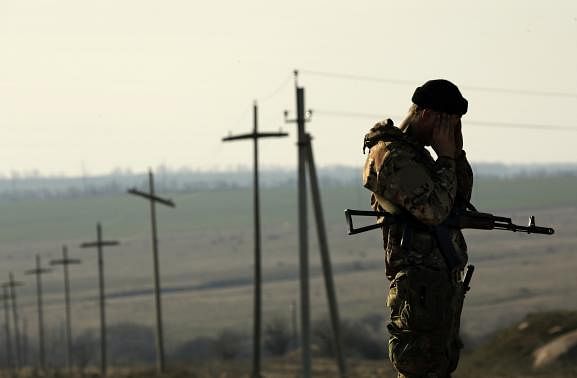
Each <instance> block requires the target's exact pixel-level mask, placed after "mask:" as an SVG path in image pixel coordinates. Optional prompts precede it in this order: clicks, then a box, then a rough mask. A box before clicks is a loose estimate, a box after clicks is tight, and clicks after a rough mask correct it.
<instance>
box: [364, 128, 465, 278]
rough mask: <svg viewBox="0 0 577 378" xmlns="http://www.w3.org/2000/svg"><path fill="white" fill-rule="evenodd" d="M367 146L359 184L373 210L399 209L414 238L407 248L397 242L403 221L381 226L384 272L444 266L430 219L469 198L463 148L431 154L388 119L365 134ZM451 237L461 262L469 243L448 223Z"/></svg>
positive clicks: (443, 215) (433, 221)
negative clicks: (456, 152)
mask: <svg viewBox="0 0 577 378" xmlns="http://www.w3.org/2000/svg"><path fill="white" fill-rule="evenodd" d="M365 146H366V147H369V148H370V152H369V155H368V157H367V160H366V163H365V167H364V171H363V186H364V187H366V188H367V189H369V190H370V191H371V192H372V196H371V206H372V207H373V209H374V210H384V211H387V212H389V213H393V214H397V215H403V216H405V217H406V218H407V219H410V220H411V222H412V223H411V224H412V225H415V226H416V227H412V231H413V232H412V238H411V242H410V245H409V246H408V248H407V250H403V249H402V248H401V238H402V233H403V228H404V224H401V223H394V224H390V225H385V226H384V227H383V239H384V248H385V267H386V275H387V277H388V278H389V279H393V278H394V277H395V275H396V274H397V272H398V271H399V270H400V269H402V268H403V267H406V266H410V265H424V266H428V267H431V268H434V269H447V265H446V263H445V261H444V258H443V255H442V253H441V251H440V250H439V247H438V243H437V241H436V239H435V237H434V235H433V234H432V232H431V230H430V227H427V226H430V225H437V224H440V223H442V222H443V221H444V220H445V219H446V218H447V216H449V215H450V213H451V211H452V210H453V208H454V207H464V206H466V204H467V203H468V202H469V200H470V199H471V190H472V187H473V172H472V170H471V166H470V165H469V163H468V162H467V158H466V156H465V153H464V152H463V153H462V154H461V155H460V156H459V157H458V158H457V159H455V160H453V159H450V158H446V157H440V158H438V159H437V160H434V159H433V157H432V156H431V154H430V153H429V152H428V151H427V150H426V149H425V148H424V146H423V145H421V144H419V142H417V141H416V140H415V139H414V138H412V137H411V136H410V135H409V134H408V133H403V132H402V131H401V130H400V129H398V128H397V127H395V126H394V125H393V123H392V121H391V120H387V121H386V122H379V123H377V124H376V125H375V126H374V127H373V128H372V129H371V130H370V132H369V134H367V136H366V137H365ZM450 239H451V241H452V243H453V246H454V248H455V251H456V254H457V258H458V260H459V262H460V264H459V269H461V270H462V269H463V268H464V266H465V265H466V263H467V245H466V243H465V239H464V238H463V235H462V233H461V231H460V230H455V229H452V230H451V231H450Z"/></svg>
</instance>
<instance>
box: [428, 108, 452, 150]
mask: <svg viewBox="0 0 577 378" xmlns="http://www.w3.org/2000/svg"><path fill="white" fill-rule="evenodd" d="M455 129H456V127H455V123H454V120H453V119H452V117H451V116H450V115H448V114H439V119H438V122H437V124H436V125H435V127H434V129H433V137H432V140H431V147H432V148H433V150H434V151H435V153H436V154H437V155H438V156H439V157H440V156H445V157H449V158H451V159H454V158H455V153H456V149H457V148H456V137H455Z"/></svg>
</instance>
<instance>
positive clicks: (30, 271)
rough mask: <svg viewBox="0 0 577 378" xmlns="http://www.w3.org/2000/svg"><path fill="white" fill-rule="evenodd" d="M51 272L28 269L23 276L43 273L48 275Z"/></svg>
mask: <svg viewBox="0 0 577 378" xmlns="http://www.w3.org/2000/svg"><path fill="white" fill-rule="evenodd" d="M50 272H52V269H48V268H38V269H30V270H27V271H25V272H24V274H28V275H30V274H45V273H50Z"/></svg>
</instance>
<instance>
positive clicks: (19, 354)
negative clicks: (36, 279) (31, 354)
mask: <svg viewBox="0 0 577 378" xmlns="http://www.w3.org/2000/svg"><path fill="white" fill-rule="evenodd" d="M22 285H24V283H23V282H20V281H15V280H14V274H13V273H12V272H10V274H9V280H8V282H4V283H3V284H2V286H3V287H5V288H7V289H8V290H9V294H8V295H9V297H10V299H11V300H12V322H13V323H14V349H15V350H16V353H15V355H16V370H20V368H21V367H22V347H21V344H20V332H19V330H18V329H19V325H20V323H19V322H18V301H17V298H16V287H18V286H22Z"/></svg>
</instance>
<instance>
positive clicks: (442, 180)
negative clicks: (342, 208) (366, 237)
mask: <svg viewBox="0 0 577 378" xmlns="http://www.w3.org/2000/svg"><path fill="white" fill-rule="evenodd" d="M412 102H413V104H412V106H411V107H410V109H409V113H408V115H407V117H406V118H405V119H404V121H403V122H402V123H401V124H400V126H399V127H398V128H397V127H395V126H394V125H393V123H392V121H391V120H390V119H388V120H387V121H385V122H379V123H377V124H376V125H375V126H374V127H373V128H372V129H371V130H370V132H369V133H368V134H367V135H366V137H365V147H368V148H370V152H369V155H368V157H367V160H366V163H365V167H364V172H363V185H364V186H365V187H366V188H367V189H369V190H370V191H371V192H372V196H371V206H372V207H373V209H374V210H376V211H386V212H389V213H393V214H395V215H396V216H397V217H396V219H398V221H397V222H394V223H392V224H384V225H383V228H382V229H383V239H384V249H385V274H386V276H387V278H388V279H389V281H390V289H389V293H388V296H387V306H388V307H389V309H390V311H391V315H390V323H389V324H388V325H387V328H388V330H389V333H390V338H389V343H388V349H389V358H390V360H391V362H392V363H393V365H394V366H395V368H396V369H397V371H398V373H399V375H398V376H399V377H411V378H412V377H429V378H433V377H438V378H441V377H442V378H445V377H449V376H450V374H451V373H452V372H453V371H454V370H455V369H456V367H457V363H458V360H459V352H460V349H461V348H462V347H463V344H462V343H461V340H460V338H459V323H460V315H461V309H462V300H463V285H462V274H463V269H464V267H465V265H466V263H467V246H466V244H465V240H464V238H463V235H462V234H461V231H460V230H457V229H450V230H449V231H448V232H446V233H445V235H446V236H445V237H446V238H447V239H446V243H442V242H440V239H439V234H438V233H437V232H436V230H438V229H439V228H438V225H440V224H442V222H443V221H444V220H445V219H446V218H447V217H448V216H449V215H450V214H451V213H452V212H454V211H456V210H458V209H460V208H464V207H466V206H467V205H468V204H469V201H470V199H471V190H472V185H473V173H472V170H471V167H470V165H469V163H468V162H467V158H466V156H465V151H463V137H462V134H461V116H462V115H463V114H465V113H466V112H467V105H468V103H467V100H466V99H465V98H463V96H462V95H461V92H460V91H459V89H458V88H457V87H456V86H455V85H454V84H452V83H451V82H449V81H447V80H431V81H428V82H426V83H425V84H424V85H422V86H421V87H418V88H417V89H416V90H415V92H414V94H413V97H412ZM425 146H431V147H432V149H433V150H434V151H435V153H436V155H437V158H436V160H435V159H434V158H433V157H432V156H431V154H430V153H429V152H428V150H427V149H426V148H425ZM379 221H382V219H381V220H379ZM445 230H447V229H446V228H445ZM443 244H444V245H445V248H443ZM447 245H450V248H447V247H446V246H447ZM448 254H451V256H448Z"/></svg>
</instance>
